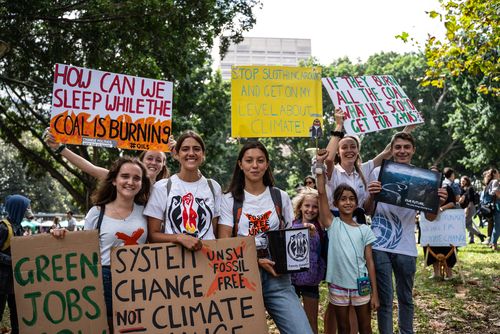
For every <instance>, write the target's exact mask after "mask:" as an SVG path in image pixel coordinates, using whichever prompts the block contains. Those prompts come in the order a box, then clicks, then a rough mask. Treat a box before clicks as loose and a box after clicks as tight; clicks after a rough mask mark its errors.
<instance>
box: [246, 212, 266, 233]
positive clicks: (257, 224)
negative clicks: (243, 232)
mask: <svg viewBox="0 0 500 334" xmlns="http://www.w3.org/2000/svg"><path fill="white" fill-rule="evenodd" d="M245 216H246V217H247V218H248V234H249V235H258V234H259V233H262V232H266V231H267V230H269V217H271V211H266V212H265V213H264V214H262V215H260V216H252V215H251V214H248V213H245Z"/></svg>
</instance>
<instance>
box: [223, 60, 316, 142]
mask: <svg viewBox="0 0 500 334" xmlns="http://www.w3.org/2000/svg"><path fill="white" fill-rule="evenodd" d="M322 118H323V108H322V102H321V69H320V68H319V67H292V66H233V67H232V69H231V136H232V137H309V136H311V131H312V130H311V129H312V128H313V124H314V121H315V120H316V124H317V123H318V121H319V122H321V121H322Z"/></svg>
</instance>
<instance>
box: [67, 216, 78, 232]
mask: <svg viewBox="0 0 500 334" xmlns="http://www.w3.org/2000/svg"><path fill="white" fill-rule="evenodd" d="M68 230H69V231H74V230H76V219H75V217H71V218H70V219H68Z"/></svg>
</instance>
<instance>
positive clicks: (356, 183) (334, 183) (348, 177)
mask: <svg viewBox="0 0 500 334" xmlns="http://www.w3.org/2000/svg"><path fill="white" fill-rule="evenodd" d="M372 171H373V160H369V161H367V162H365V163H363V164H361V172H362V173H363V176H364V178H365V181H366V184H368V180H369V177H370V174H371V172H372ZM341 183H346V184H348V185H349V186H351V187H353V188H354V190H355V191H356V195H358V207H360V208H362V207H363V204H364V203H365V200H366V198H367V196H368V192H367V191H366V187H365V185H364V183H363V180H362V179H361V175H359V173H358V172H356V170H354V171H353V172H352V174H348V173H347V172H346V171H345V169H344V168H342V166H341V165H340V164H336V165H335V167H334V168H333V172H332V177H331V178H330V180H328V183H327V186H328V188H327V192H326V194H327V195H328V203H330V209H331V210H337V208H336V207H335V206H334V205H333V193H334V192H335V189H337V187H338V186H339V184H341Z"/></svg>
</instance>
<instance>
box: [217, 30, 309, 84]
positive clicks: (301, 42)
mask: <svg viewBox="0 0 500 334" xmlns="http://www.w3.org/2000/svg"><path fill="white" fill-rule="evenodd" d="M310 56H311V40H310V39H299V38H267V37H246V38H245V39H244V40H243V41H242V42H241V43H239V44H236V45H235V44H231V45H230V46H229V49H228V50H227V52H226V55H225V56H224V59H221V62H220V70H221V74H222V78H223V79H224V80H230V79H231V66H232V65H242V66H243V65H284V66H297V65H299V61H300V60H306V59H308V58H309V57H310Z"/></svg>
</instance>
